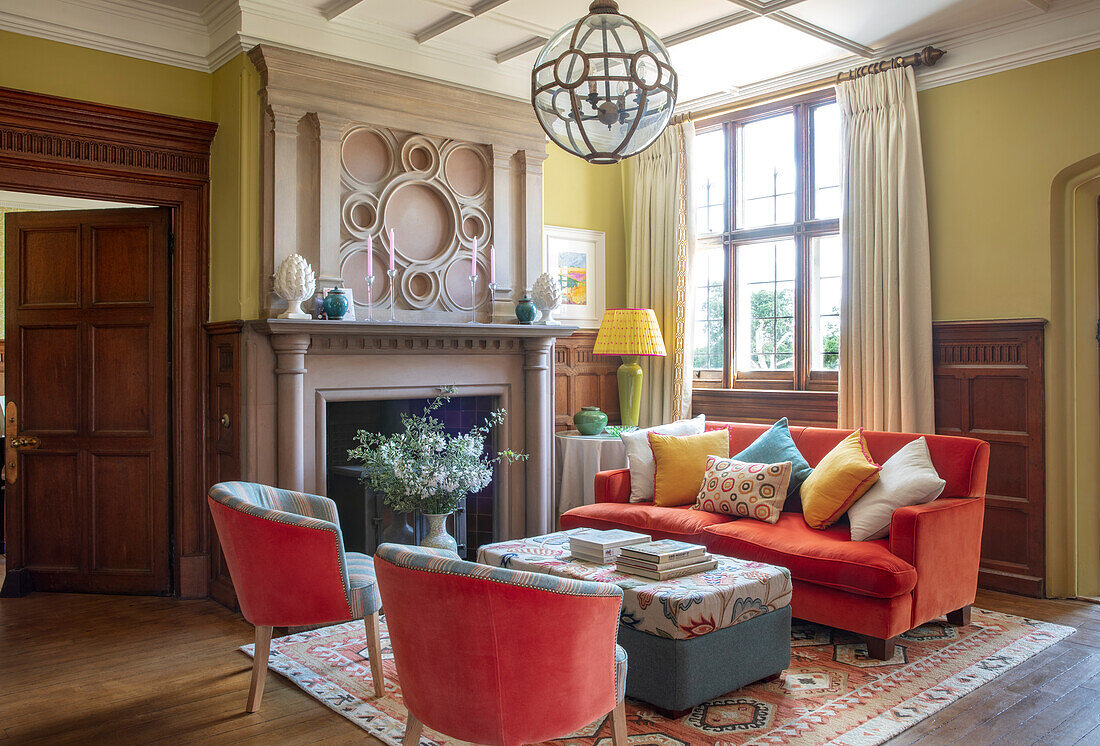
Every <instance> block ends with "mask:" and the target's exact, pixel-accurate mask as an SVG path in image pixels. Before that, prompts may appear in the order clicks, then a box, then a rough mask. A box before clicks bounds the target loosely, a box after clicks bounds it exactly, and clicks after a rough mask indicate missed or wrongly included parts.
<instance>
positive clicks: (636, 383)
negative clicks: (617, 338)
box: [618, 355, 642, 427]
mask: <svg viewBox="0 0 1100 746" xmlns="http://www.w3.org/2000/svg"><path fill="white" fill-rule="evenodd" d="M618 378H619V412H620V417H621V418H622V423H623V425H624V426H626V427H637V426H638V418H639V416H640V414H641V411H642V366H640V365H638V356H637V355H624V356H623V364H622V365H620V366H619V372H618Z"/></svg>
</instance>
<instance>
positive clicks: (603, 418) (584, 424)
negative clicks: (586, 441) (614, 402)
mask: <svg viewBox="0 0 1100 746" xmlns="http://www.w3.org/2000/svg"><path fill="white" fill-rule="evenodd" d="M573 427H575V428H577V430H578V431H579V432H580V434H581V435H599V434H600V433H602V432H603V429H604V428H605V427H607V415H606V414H604V413H603V412H601V411H600V408H599V407H581V411H579V412H577V413H576V414H575V415H573Z"/></svg>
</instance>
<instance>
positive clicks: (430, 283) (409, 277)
mask: <svg viewBox="0 0 1100 746" xmlns="http://www.w3.org/2000/svg"><path fill="white" fill-rule="evenodd" d="M468 282H469V281H467V283H468ZM401 292H402V295H403V296H404V298H405V302H406V303H408V304H409V305H410V306H412V307H413V308H417V309H421V308H427V307H428V306H430V305H432V304H433V303H435V302H436V300H437V299H438V298H439V278H438V277H437V276H436V275H434V274H432V273H430V272H420V271H416V270H412V269H408V270H406V271H405V272H404V273H403V274H402V275H401Z"/></svg>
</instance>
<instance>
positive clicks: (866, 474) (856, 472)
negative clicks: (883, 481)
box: [802, 428, 882, 528]
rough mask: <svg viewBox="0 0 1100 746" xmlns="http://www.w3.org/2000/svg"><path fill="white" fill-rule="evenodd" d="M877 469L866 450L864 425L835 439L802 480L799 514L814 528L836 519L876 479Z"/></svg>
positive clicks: (825, 526)
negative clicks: (834, 444) (811, 470)
mask: <svg viewBox="0 0 1100 746" xmlns="http://www.w3.org/2000/svg"><path fill="white" fill-rule="evenodd" d="M880 469H882V467H881V466H879V465H878V464H876V463H875V461H874V459H872V458H871V453H870V451H868V450H867V441H866V440H865V439H864V438H863V428H860V429H859V430H856V431H855V432H854V433H852V434H851V435H849V436H848V437H847V438H845V439H844V440H842V441H840V442H839V443H837V444H836V447H835V448H833V450H831V451H829V452H828V453H826V454H825V457H824V458H823V459H821V462H820V463H819V464H818V465H817V466H815V467H814V471H813V473H812V474H810V476H809V477H807V479H806V481H805V482H803V483H802V516H803V517H804V518H805V519H806V523H808V524H809V525H810V526H812V527H813V528H828V527H829V526H831V525H833V524H834V523H836V522H837V521H838V520H840V517H841V516H842V515H844V512H845V511H846V510H848V508H850V507H852V503H854V502H855V501H856V500H858V499H859V498H861V497H863V493H864V492H866V491H867V490H869V489H871V485H873V484H874V483H875V482H877V481H878V473H879V470H880Z"/></svg>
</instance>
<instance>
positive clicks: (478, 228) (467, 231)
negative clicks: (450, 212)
mask: <svg viewBox="0 0 1100 746" xmlns="http://www.w3.org/2000/svg"><path fill="white" fill-rule="evenodd" d="M460 229H461V233H462V243H464V244H466V245H469V244H470V243H471V242H472V241H473V240H474V237H475V236H476V237H477V245H478V246H479V247H482V246H488V245H489V243H490V242H491V241H492V240H493V224H492V222H491V221H490V220H489V216H488V215H487V214H486V212H485V211H484V210H482V209H481V208H480V207H464V208H463V209H462V222H461V224H460Z"/></svg>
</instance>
